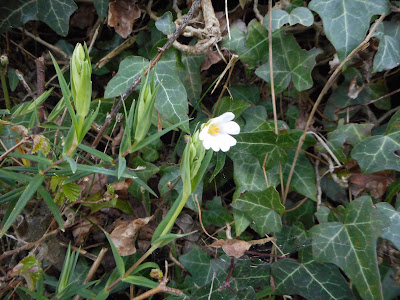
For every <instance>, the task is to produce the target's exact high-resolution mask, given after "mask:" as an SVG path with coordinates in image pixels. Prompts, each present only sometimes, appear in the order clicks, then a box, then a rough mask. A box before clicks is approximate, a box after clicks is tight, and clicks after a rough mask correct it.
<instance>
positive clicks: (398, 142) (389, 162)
mask: <svg viewBox="0 0 400 300" xmlns="http://www.w3.org/2000/svg"><path fill="white" fill-rule="evenodd" d="M396 151H400V134H399V133H398V132H394V133H391V134H388V135H377V136H371V137H369V138H367V139H365V140H363V141H362V142H360V143H358V144H357V145H356V146H355V147H354V149H353V151H352V152H351V156H352V157H353V158H354V159H355V160H357V162H358V164H359V165H360V167H361V170H362V171H363V172H364V173H374V172H379V171H384V170H396V171H400V156H399V155H398V154H396Z"/></svg>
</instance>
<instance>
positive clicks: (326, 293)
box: [271, 259, 354, 299]
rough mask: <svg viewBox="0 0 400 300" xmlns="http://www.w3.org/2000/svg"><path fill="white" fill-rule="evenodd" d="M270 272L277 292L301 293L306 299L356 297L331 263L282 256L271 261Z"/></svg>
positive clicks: (279, 293) (285, 293)
mask: <svg viewBox="0 0 400 300" xmlns="http://www.w3.org/2000/svg"><path fill="white" fill-rule="evenodd" d="M271 273H272V276H273V277H274V280H275V287H276V290H275V292H276V293H277V294H278V295H300V296H302V297H304V298H306V299H354V295H353V293H352V292H351V290H350V288H349V285H348V283H347V281H346V280H345V279H344V278H343V276H342V274H340V271H339V269H338V268H337V267H335V266H333V265H330V264H322V263H317V262H314V261H310V262H306V263H299V262H297V261H295V260H292V259H281V260H279V261H278V262H275V263H273V264H272V266H271Z"/></svg>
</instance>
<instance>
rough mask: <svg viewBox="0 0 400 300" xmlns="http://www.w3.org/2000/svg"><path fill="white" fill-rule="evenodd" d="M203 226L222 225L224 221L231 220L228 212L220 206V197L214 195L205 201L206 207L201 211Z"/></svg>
mask: <svg viewBox="0 0 400 300" xmlns="http://www.w3.org/2000/svg"><path fill="white" fill-rule="evenodd" d="M202 216H203V223H204V226H206V227H207V226H209V225H211V224H212V225H214V226H221V227H222V226H224V225H225V223H226V222H229V223H230V222H232V221H233V218H232V217H231V215H230V214H229V212H228V211H227V210H226V209H225V208H224V207H223V206H222V201H221V197H218V196H216V197H214V198H213V199H212V200H211V201H207V202H206V209H205V210H204V211H203V214H202Z"/></svg>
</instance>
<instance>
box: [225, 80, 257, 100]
mask: <svg viewBox="0 0 400 300" xmlns="http://www.w3.org/2000/svg"><path fill="white" fill-rule="evenodd" d="M229 90H230V91H231V94H232V96H233V99H242V100H244V101H247V102H249V103H252V104H257V103H258V102H259V101H260V90H259V88H258V86H257V85H255V84H252V85H232V86H231V87H230V88H229Z"/></svg>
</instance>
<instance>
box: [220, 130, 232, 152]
mask: <svg viewBox="0 0 400 300" xmlns="http://www.w3.org/2000/svg"><path fill="white" fill-rule="evenodd" d="M235 145H236V139H235V138H234V137H232V136H230V135H228V134H224V135H222V136H221V137H220V147H221V150H222V151H223V152H227V151H229V148H230V147H232V146H235Z"/></svg>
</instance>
